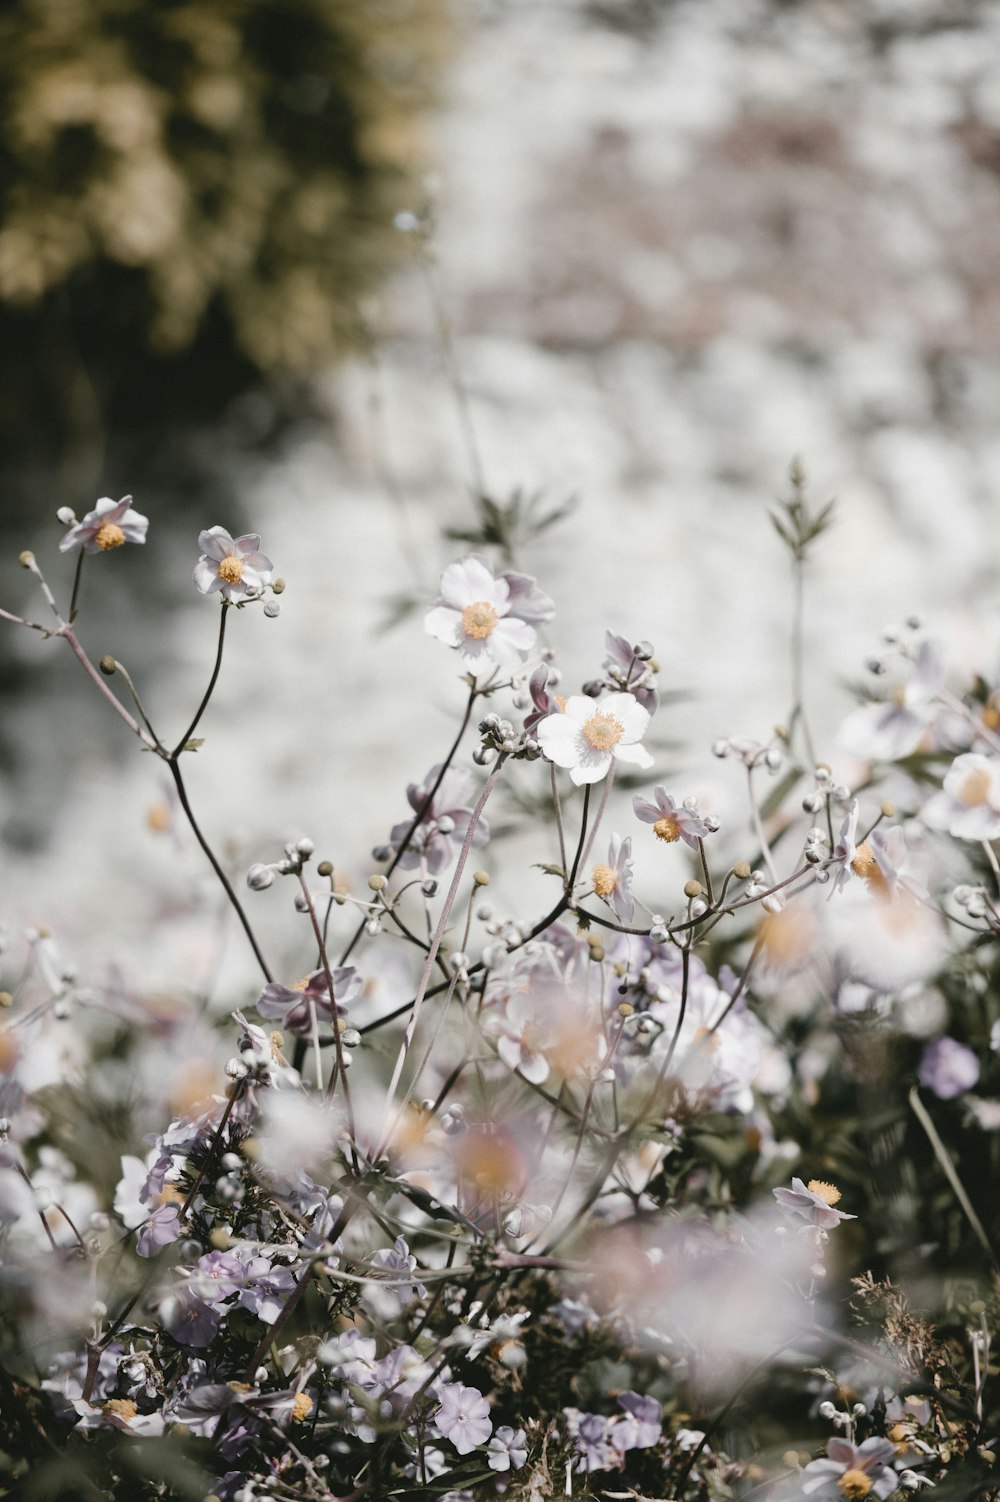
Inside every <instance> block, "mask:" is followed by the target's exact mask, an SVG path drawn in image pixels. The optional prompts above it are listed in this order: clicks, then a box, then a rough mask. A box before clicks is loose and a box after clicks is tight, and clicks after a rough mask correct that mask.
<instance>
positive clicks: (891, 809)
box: [879, 798, 896, 819]
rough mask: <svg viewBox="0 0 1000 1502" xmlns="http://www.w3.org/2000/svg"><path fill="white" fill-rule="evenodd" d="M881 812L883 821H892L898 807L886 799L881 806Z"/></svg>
mask: <svg viewBox="0 0 1000 1502" xmlns="http://www.w3.org/2000/svg"><path fill="white" fill-rule="evenodd" d="M879 812H880V813H881V815H882V817H883V819H891V818H892V817H893V815H894V814H895V812H896V805H895V803H892V802H891V801H890V800H889V799H888V798H886V800H885V802H884V803H882V804H880V805H879Z"/></svg>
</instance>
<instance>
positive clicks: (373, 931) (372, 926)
mask: <svg viewBox="0 0 1000 1502" xmlns="http://www.w3.org/2000/svg"><path fill="white" fill-rule="evenodd" d="M381 932H382V925H381V923H380V922H379V921H378V919H377V918H369V919H368V922H367V923H366V924H365V933H366V934H367V935H368V936H369V938H372V939H374V938H375V936H376V935H377V934H380V933H381Z"/></svg>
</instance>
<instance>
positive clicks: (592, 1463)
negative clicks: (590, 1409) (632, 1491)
mask: <svg viewBox="0 0 1000 1502" xmlns="http://www.w3.org/2000/svg"><path fill="white" fill-rule="evenodd" d="M564 1412H565V1413H566V1418H567V1420H568V1427H569V1430H570V1433H571V1434H572V1435H573V1439H574V1450H575V1451H576V1466H575V1469H576V1470H578V1471H586V1472H588V1473H589V1472H591V1471H607V1470H610V1469H611V1468H612V1467H614V1466H618V1465H620V1464H621V1457H620V1456H619V1455H617V1454H616V1453H615V1451H614V1450H613V1449H612V1446H611V1443H610V1437H609V1434H608V1421H607V1419H606V1418H604V1417H603V1416H602V1415H601V1414H599V1413H577V1412H576V1411H575V1410H573V1409H566V1410H564Z"/></svg>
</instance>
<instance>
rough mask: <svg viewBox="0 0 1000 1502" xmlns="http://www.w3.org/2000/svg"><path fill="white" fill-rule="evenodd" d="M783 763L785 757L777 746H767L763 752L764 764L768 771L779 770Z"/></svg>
mask: <svg viewBox="0 0 1000 1502" xmlns="http://www.w3.org/2000/svg"><path fill="white" fill-rule="evenodd" d="M784 763H785V759H784V757H783V756H782V754H781V752H780V751H779V750H778V748H777V746H769V747H768V748H767V750H766V751H765V752H764V765H765V766H766V767H767V770H768V771H769V772H780V771H781V768H782V767H783V766H784Z"/></svg>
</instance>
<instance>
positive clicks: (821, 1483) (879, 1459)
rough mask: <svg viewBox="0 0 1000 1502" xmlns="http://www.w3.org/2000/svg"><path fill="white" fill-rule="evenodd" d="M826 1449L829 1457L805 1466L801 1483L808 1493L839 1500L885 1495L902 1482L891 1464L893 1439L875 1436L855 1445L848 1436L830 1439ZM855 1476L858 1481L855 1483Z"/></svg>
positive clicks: (881, 1496)
mask: <svg viewBox="0 0 1000 1502" xmlns="http://www.w3.org/2000/svg"><path fill="white" fill-rule="evenodd" d="M826 1453H827V1457H828V1458H827V1459H826V1460H811V1461H810V1462H809V1464H808V1465H807V1466H805V1467H804V1468H803V1471H802V1478H801V1484H802V1491H803V1493H804V1495H805V1496H807V1497H817V1498H823V1497H830V1498H836V1499H837V1502H844V1498H845V1497H863V1496H867V1495H869V1494H871V1495H873V1496H876V1497H880V1498H885V1497H889V1496H891V1495H892V1493H893V1492H894V1491H895V1490H896V1488H897V1486H898V1485H899V1477H898V1476H897V1475H896V1472H895V1471H894V1470H892V1468H891V1467H890V1465H889V1462H890V1461H891V1460H893V1459H894V1458H895V1455H896V1446H895V1445H894V1444H893V1443H892V1440H889V1439H874V1438H873V1439H866V1440H865V1442H864V1444H862V1445H852V1444H851V1442H850V1440H847V1439H831V1440H828V1441H827V1446H826ZM855 1478H856V1481H857V1484H856V1486H852V1481H854V1480H855ZM845 1483H846V1484H845Z"/></svg>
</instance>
